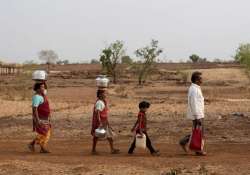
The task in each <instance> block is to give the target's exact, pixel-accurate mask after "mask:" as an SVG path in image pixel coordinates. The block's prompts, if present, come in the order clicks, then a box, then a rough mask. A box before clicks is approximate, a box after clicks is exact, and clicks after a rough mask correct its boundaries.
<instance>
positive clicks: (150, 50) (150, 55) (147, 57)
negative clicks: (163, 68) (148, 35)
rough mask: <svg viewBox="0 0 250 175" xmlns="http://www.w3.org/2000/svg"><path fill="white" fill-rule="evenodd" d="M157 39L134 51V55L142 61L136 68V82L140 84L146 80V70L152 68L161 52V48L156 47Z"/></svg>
mask: <svg viewBox="0 0 250 175" xmlns="http://www.w3.org/2000/svg"><path fill="white" fill-rule="evenodd" d="M158 43H159V42H158V41H157V40H152V41H151V43H150V46H146V47H144V48H141V49H137V50H136V51H135V55H136V56H137V57H139V58H141V59H142V63H141V64H139V67H138V68H137V69H138V73H139V76H138V83H139V85H142V83H143V82H145V81H146V78H147V75H148V72H149V71H150V69H151V68H152V66H153V64H154V62H155V61H156V59H157V57H158V56H159V55H160V54H161V53H162V52H163V50H162V49H160V48H159V47H158Z"/></svg>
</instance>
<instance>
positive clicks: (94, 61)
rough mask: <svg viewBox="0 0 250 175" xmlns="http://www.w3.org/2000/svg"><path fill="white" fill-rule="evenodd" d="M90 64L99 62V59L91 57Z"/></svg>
mask: <svg viewBox="0 0 250 175" xmlns="http://www.w3.org/2000/svg"><path fill="white" fill-rule="evenodd" d="M90 64H100V61H99V60H96V59H92V60H91V61H90Z"/></svg>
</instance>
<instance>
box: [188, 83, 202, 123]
mask: <svg viewBox="0 0 250 175" xmlns="http://www.w3.org/2000/svg"><path fill="white" fill-rule="evenodd" d="M204 108H205V107H204V97H203V95H202V92H201V87H200V86H199V85H197V84H194V83H192V85H191V86H190V87H189V90H188V111H187V118H189V119H191V120H195V119H201V118H204Z"/></svg>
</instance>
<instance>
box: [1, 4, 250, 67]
mask: <svg viewBox="0 0 250 175" xmlns="http://www.w3.org/2000/svg"><path fill="white" fill-rule="evenodd" d="M249 7H250V1H249V0H0V39H1V42H0V59H2V60H4V61H8V62H23V61H25V60H30V59H35V60H38V58H37V53H38V52H39V51H40V50H42V49H53V50H55V51H56V52H57V53H58V55H59V57H60V58H61V59H69V60H70V61H86V60H88V59H89V60H90V59H93V58H98V57H99V55H100V51H101V49H102V48H103V47H105V46H106V45H107V44H108V43H110V42H113V41H114V40H123V41H124V42H125V45H126V49H127V54H129V55H131V56H134V55H133V53H134V50H136V49H137V48H140V47H143V46H145V45H147V44H148V43H149V42H150V40H151V39H152V38H154V39H157V40H159V42H160V43H159V45H160V47H161V48H163V49H164V54H163V55H162V58H165V59H167V60H173V61H175V60H176V61H177V60H180V59H182V60H185V59H187V58H188V56H189V55H191V54H192V53H196V54H198V55H200V56H202V57H207V58H211V59H213V58H230V57H231V56H232V55H233V54H234V52H235V49H236V48H237V47H238V45H239V43H242V42H243V43H244V42H250V12H249Z"/></svg>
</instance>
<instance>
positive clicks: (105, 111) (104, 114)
mask: <svg viewBox="0 0 250 175" xmlns="http://www.w3.org/2000/svg"><path fill="white" fill-rule="evenodd" d="M103 102H104V104H105V108H104V109H103V110H102V111H100V119H101V120H102V121H106V120H107V119H108V103H107V101H106V100H103Z"/></svg>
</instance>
